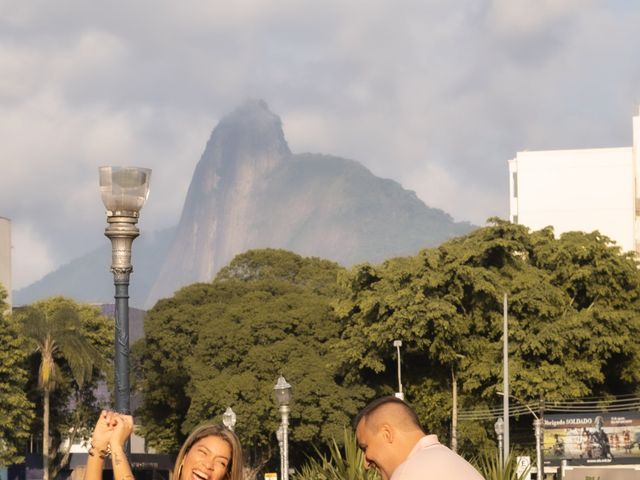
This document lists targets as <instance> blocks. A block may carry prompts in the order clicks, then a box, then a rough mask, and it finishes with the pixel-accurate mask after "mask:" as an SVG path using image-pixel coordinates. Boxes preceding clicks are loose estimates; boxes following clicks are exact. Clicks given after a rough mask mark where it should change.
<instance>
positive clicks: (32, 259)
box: [11, 223, 55, 290]
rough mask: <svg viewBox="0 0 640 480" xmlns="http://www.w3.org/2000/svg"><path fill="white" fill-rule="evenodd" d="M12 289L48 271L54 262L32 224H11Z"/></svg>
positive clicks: (27, 283) (22, 285)
mask: <svg viewBox="0 0 640 480" xmlns="http://www.w3.org/2000/svg"><path fill="white" fill-rule="evenodd" d="M11 230H12V231H11V239H12V240H11V244H12V252H11V257H12V270H13V289H15V290H18V289H20V288H22V287H25V286H27V285H29V284H30V283H32V282H33V281H34V279H39V278H42V277H43V276H45V275H46V274H47V273H49V272H50V271H51V270H52V269H53V268H54V267H55V264H54V263H53V262H52V261H51V258H52V255H51V252H50V251H49V247H48V246H47V242H45V241H43V240H42V238H40V236H39V235H38V233H37V231H36V230H35V229H34V228H33V226H32V225H28V224H24V223H22V224H19V225H12V228H11Z"/></svg>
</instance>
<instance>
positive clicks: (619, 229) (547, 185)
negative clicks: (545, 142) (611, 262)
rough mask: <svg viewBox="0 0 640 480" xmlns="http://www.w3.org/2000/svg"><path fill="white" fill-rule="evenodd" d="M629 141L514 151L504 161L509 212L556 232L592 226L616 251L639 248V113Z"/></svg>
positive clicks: (517, 220) (526, 222) (517, 218)
mask: <svg viewBox="0 0 640 480" xmlns="http://www.w3.org/2000/svg"><path fill="white" fill-rule="evenodd" d="M632 123H633V145H632V146H631V147H620V148H597V149H582V150H548V151H536V152H528V151H524V152H518V153H517V154H516V157H515V158H514V159H512V160H509V215H510V220H511V221H512V222H513V223H519V224H522V225H526V226H527V227H529V228H531V229H532V230H539V229H541V228H544V227H546V226H549V225H551V226H553V228H554V231H555V233H556V235H560V234H561V233H564V232H569V231H574V230H579V231H585V232H591V231H594V230H598V231H599V232H600V233H602V234H603V235H606V236H607V237H609V238H611V239H612V240H613V241H615V242H616V244H617V245H619V246H620V248H621V249H622V251H634V252H640V179H639V178H638V172H640V165H638V162H639V161H640V154H639V148H640V145H639V144H640V112H639V114H638V116H635V117H633V120H632Z"/></svg>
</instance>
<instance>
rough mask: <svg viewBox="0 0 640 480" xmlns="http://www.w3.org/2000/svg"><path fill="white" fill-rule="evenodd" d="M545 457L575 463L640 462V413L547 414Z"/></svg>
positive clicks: (545, 423) (545, 419) (545, 421)
mask: <svg viewBox="0 0 640 480" xmlns="http://www.w3.org/2000/svg"><path fill="white" fill-rule="evenodd" d="M544 456H545V460H551V461H554V460H555V461H556V462H559V461H561V460H563V459H566V460H569V461H571V463H574V464H595V465H598V464H615V463H632V462H637V461H640V412H601V413H590V414H581V413H576V414H566V415H546V416H545V418H544ZM556 462H554V463H556Z"/></svg>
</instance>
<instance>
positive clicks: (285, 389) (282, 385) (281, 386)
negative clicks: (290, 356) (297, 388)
mask: <svg viewBox="0 0 640 480" xmlns="http://www.w3.org/2000/svg"><path fill="white" fill-rule="evenodd" d="M273 389H274V390H275V394H276V402H277V403H278V405H280V406H282V405H289V402H290V401H291V385H289V384H288V383H287V381H286V380H285V379H284V377H283V376H282V375H280V377H278V382H277V383H276V386H275V387H273Z"/></svg>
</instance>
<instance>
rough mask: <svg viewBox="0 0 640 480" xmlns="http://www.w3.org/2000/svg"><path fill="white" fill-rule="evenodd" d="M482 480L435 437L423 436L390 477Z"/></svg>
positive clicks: (413, 479) (405, 479)
mask: <svg viewBox="0 0 640 480" xmlns="http://www.w3.org/2000/svg"><path fill="white" fill-rule="evenodd" d="M428 479H433V480H484V479H483V478H482V475H480V473H478V471H477V470H476V469H475V468H473V466H472V465H471V464H470V463H469V462H467V461H466V460H465V459H464V458H462V457H461V456H460V455H458V454H457V453H455V452H453V451H452V450H449V449H448V448H447V447H445V446H444V445H442V444H441V443H440V442H438V437H437V436H436V435H425V436H424V437H422V438H421V439H420V440H418V443H416V445H415V447H413V450H411V452H410V453H409V456H408V457H407V459H406V460H405V461H404V462H403V463H401V464H400V466H398V468H396V469H395V471H394V472H393V475H391V480H428Z"/></svg>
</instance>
